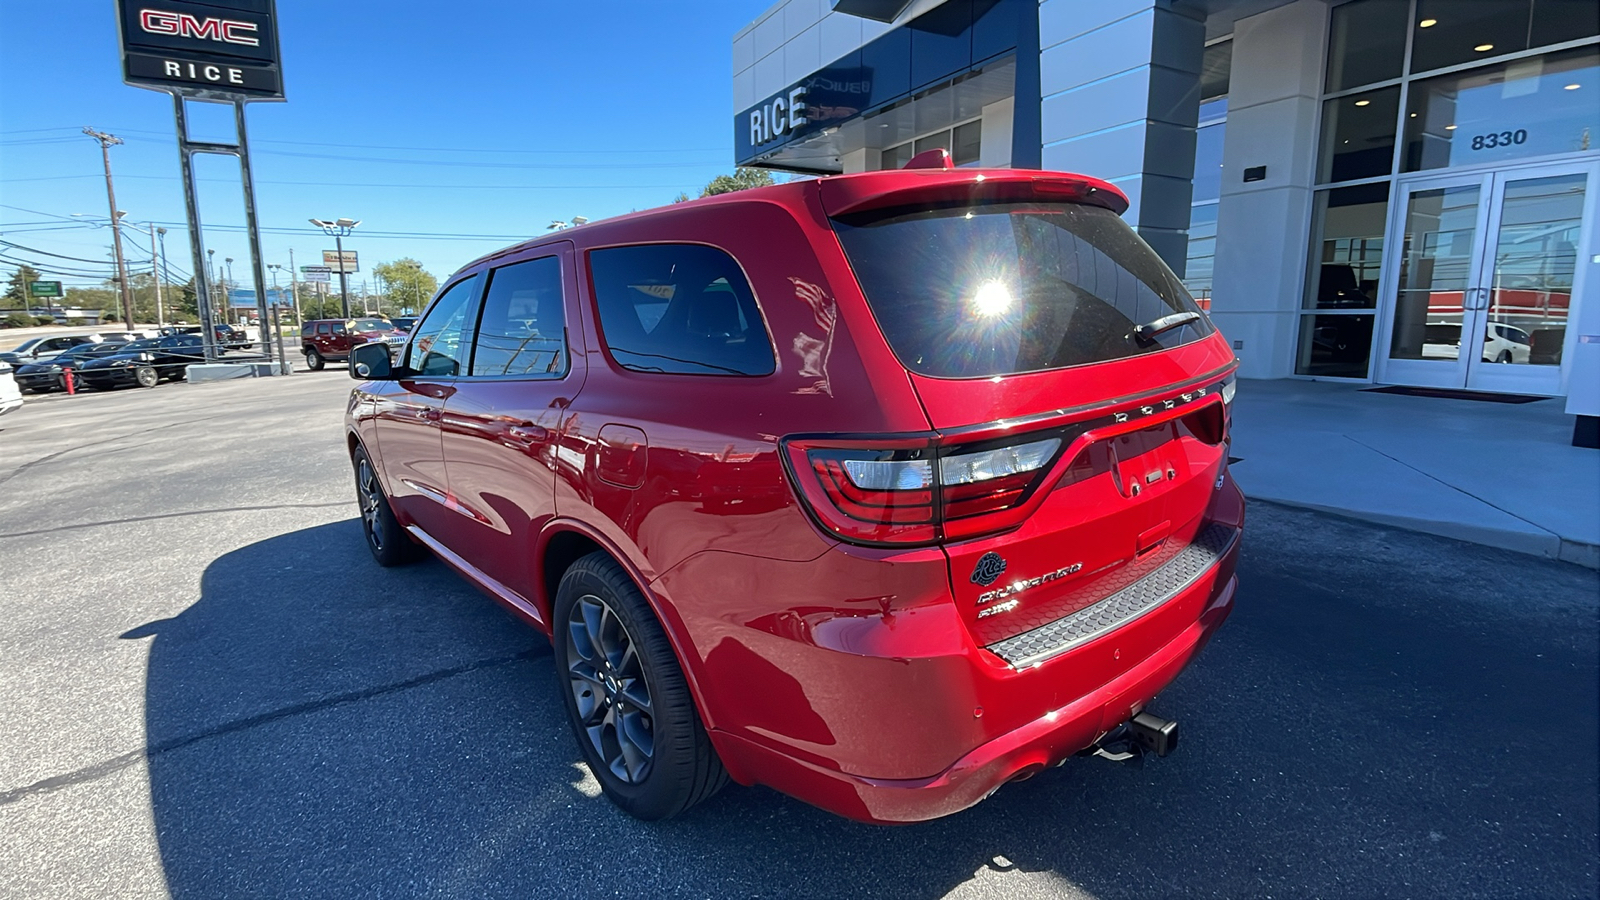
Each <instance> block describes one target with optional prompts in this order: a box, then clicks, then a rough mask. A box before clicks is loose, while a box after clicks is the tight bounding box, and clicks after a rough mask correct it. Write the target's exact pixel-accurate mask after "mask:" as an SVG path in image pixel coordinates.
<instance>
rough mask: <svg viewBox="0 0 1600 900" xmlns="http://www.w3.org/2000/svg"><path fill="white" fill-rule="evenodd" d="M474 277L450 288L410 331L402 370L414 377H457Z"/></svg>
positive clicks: (468, 336)
mask: <svg viewBox="0 0 1600 900" xmlns="http://www.w3.org/2000/svg"><path fill="white" fill-rule="evenodd" d="M477 283H478V277H477V276H476V275H474V276H472V277H471V278H465V279H462V280H461V281H458V282H456V283H455V284H454V285H451V286H450V287H449V288H448V289H447V290H445V292H444V293H443V294H440V295H439V299H438V300H435V301H434V303H433V307H432V308H430V309H429V310H428V314H427V315H426V316H424V317H423V319H422V323H421V324H420V325H418V326H417V330H416V331H414V332H412V335H411V343H410V345H409V346H407V347H406V368H408V369H410V370H411V371H413V372H415V373H417V374H418V375H436V376H450V375H460V374H461V369H462V363H463V362H464V361H465V359H466V357H465V350H466V348H467V347H468V346H469V343H468V339H469V338H470V335H468V334H467V330H466V322H467V312H468V309H469V307H470V306H471V303H472V292H473V288H474V286H475V285H476V284H477Z"/></svg>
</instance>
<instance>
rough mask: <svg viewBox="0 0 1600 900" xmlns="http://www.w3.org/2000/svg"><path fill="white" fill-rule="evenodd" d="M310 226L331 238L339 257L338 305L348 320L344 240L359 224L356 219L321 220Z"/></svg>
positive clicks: (348, 285) (348, 286)
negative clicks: (319, 229) (315, 227)
mask: <svg viewBox="0 0 1600 900" xmlns="http://www.w3.org/2000/svg"><path fill="white" fill-rule="evenodd" d="M311 224H313V225H315V226H317V227H318V228H321V229H322V231H323V233H324V234H327V235H329V236H330V237H332V238H333V247H334V252H335V253H337V254H338V256H339V303H340V307H341V308H342V309H343V310H344V317H345V318H346V319H348V318H350V275H349V272H347V271H346V269H345V265H344V239H345V238H347V237H349V236H350V232H352V231H354V230H355V229H356V226H357V225H360V224H361V222H360V221H358V220H356V219H334V220H333V221H331V222H325V221H323V220H322V219H312V220H311Z"/></svg>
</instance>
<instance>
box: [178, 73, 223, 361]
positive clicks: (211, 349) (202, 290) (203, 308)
mask: <svg viewBox="0 0 1600 900" xmlns="http://www.w3.org/2000/svg"><path fill="white" fill-rule="evenodd" d="M183 104H184V100H183V95H182V94H178V93H174V94H173V95H172V109H173V116H174V118H175V119H176V122H177V126H178V161H179V162H180V163H182V168H183V207H184V212H186V213H187V214H188V218H189V247H190V248H191V249H192V250H193V252H194V297H195V302H196V305H197V306H198V307H199V312H200V340H201V342H202V343H201V347H202V350H201V354H202V355H203V356H204V357H205V360H206V362H211V361H213V360H215V359H216V358H217V344H216V341H217V335H216V332H215V330H214V329H213V326H212V324H211V302H212V296H211V278H210V275H209V273H208V272H207V271H206V248H205V244H204V242H203V241H202V239H201V236H200V203H199V200H198V199H196V197H195V188H194V150H192V149H191V148H190V146H189V116H188V111H187V110H186V109H184V106H183Z"/></svg>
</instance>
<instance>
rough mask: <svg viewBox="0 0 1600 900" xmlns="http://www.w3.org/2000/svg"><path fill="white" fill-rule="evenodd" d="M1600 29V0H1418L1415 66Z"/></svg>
mask: <svg viewBox="0 0 1600 900" xmlns="http://www.w3.org/2000/svg"><path fill="white" fill-rule="evenodd" d="M1366 2H1372V0H1366ZM1399 33H1400V34H1404V32H1399ZM1596 34H1600V3H1595V2H1594V0H1493V2H1488V3H1485V2H1482V0H1478V2H1462V0H1417V29H1416V37H1415V38H1414V39H1413V40H1412V47H1411V71H1413V72H1428V71H1431V70H1433V69H1441V68H1444V67H1445V66H1458V65H1461V64H1463V63H1471V62H1475V61H1477V60H1480V59H1487V58H1489V57H1492V56H1501V55H1503V54H1506V53H1516V52H1519V51H1522V50H1527V49H1528V48H1530V47H1541V46H1546V45H1549V44H1558V43H1561V42H1563V41H1572V40H1578V39H1580V38H1586V37H1594V36H1595V35H1596Z"/></svg>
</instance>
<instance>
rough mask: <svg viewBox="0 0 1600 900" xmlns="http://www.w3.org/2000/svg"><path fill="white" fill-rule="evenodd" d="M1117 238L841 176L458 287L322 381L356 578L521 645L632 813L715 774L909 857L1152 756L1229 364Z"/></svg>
mask: <svg viewBox="0 0 1600 900" xmlns="http://www.w3.org/2000/svg"><path fill="white" fill-rule="evenodd" d="M943 158H944V159H948V155H944V157H943ZM1127 207H1128V201H1127V199H1126V198H1125V197H1124V195H1123V194H1122V193H1121V191H1119V190H1118V189H1117V188H1116V187H1114V186H1112V185H1110V184H1108V183H1106V182H1103V181H1099V180H1096V179H1093V178H1086V177H1083V176H1078V175H1067V174H1062V173H1056V172H1041V171H1024V170H1007V169H989V170H980V171H973V170H971V169H960V170H955V169H948V168H947V169H943V170H931V169H924V170H914V171H884V172H868V173H862V174H853V175H842V176H835V177H827V178H820V179H815V180H808V181H795V182H790V183H788V184H783V185H776V186H772V187H765V188H759V189H754V190H745V191H739V192H737V193H732V194H723V195H720V196H715V197H710V198H706V199H702V200H697V201H691V202H688V203H681V204H675V205H671V206H666V207H662V208H659V209H654V210H649V211H646V212H641V213H635V214H632V215H627V216H621V217H618V218H614V219H607V220H605V221H603V222H596V223H591V224H588V225H584V226H581V227H576V228H571V229H567V230H563V231H560V232H557V233H556V234H553V235H549V236H546V237H542V238H539V239H536V240H533V241H529V242H527V243H525V244H521V245H518V246H515V247H512V248H509V249H506V250H503V251H500V252H498V253H495V254H492V255H489V256H486V257H484V258H482V259H479V260H478V261H476V262H473V263H470V264H468V265H467V266H466V267H465V268H463V269H462V270H461V271H459V272H457V273H456V274H455V275H454V276H452V277H451V278H450V279H449V280H448V281H447V282H446V283H445V285H444V288H443V290H442V291H441V292H440V293H439V295H438V296H437V297H436V298H434V300H433V302H432V303H431V304H430V306H429V308H428V309H427V311H426V312H425V313H424V315H423V317H422V319H421V321H420V322H419V323H418V324H417V327H416V328H415V330H413V331H412V333H411V338H410V341H409V343H407V345H406V348H405V352H404V355H403V356H402V358H401V359H400V360H399V361H398V362H397V363H395V364H393V365H391V360H390V356H389V353H388V351H387V348H386V347H383V346H362V347H358V348H356V349H355V351H354V356H353V359H352V365H351V367H350V369H351V374H352V375H353V376H355V377H358V378H363V379H365V380H364V383H362V384H361V385H359V386H358V387H357V388H356V389H355V391H354V392H353V393H352V395H351V397H350V400H349V402H348V406H347V415H346V425H347V433H346V441H347V446H348V449H349V453H350V459H351V463H352V465H353V468H354V473H355V482H356V495H357V499H358V502H359V504H360V512H361V516H362V524H363V531H364V534H365V539H366V542H367V545H368V549H369V550H370V551H371V553H372V555H373V557H374V559H375V560H376V561H377V562H378V564H380V565H396V564H399V563H402V562H405V561H407V560H409V559H412V558H414V557H415V556H416V555H417V554H418V553H419V552H421V551H422V550H423V549H424V548H426V550H431V551H432V552H433V553H435V554H437V555H438V556H439V557H441V558H442V559H444V560H445V561H446V562H448V563H449V564H450V565H451V566H452V567H453V568H455V569H456V570H457V571H458V572H460V573H462V574H463V575H464V576H465V577H466V578H467V579H468V580H470V581H471V582H473V583H474V584H476V585H477V586H478V587H479V588H481V589H482V590H483V591H485V592H486V593H488V594H489V595H490V596H492V597H494V598H496V599H497V600H498V601H500V602H501V603H502V604H504V605H505V606H506V607H507V608H509V609H510V610H511V611H512V612H513V613H514V614H516V615H518V616H519V617H521V618H522V619H523V620H525V621H526V622H528V623H530V624H531V625H532V626H533V627H535V628H537V629H539V630H540V631H542V632H543V633H545V634H547V635H549V636H550V638H551V640H552V642H553V644H554V646H555V672H556V677H557V682H558V684H557V685H553V687H556V688H557V690H558V691H559V693H560V695H561V697H562V703H563V705H564V707H565V709H566V711H567V714H568V718H569V720H570V723H571V725H572V731H573V735H574V737H575V739H576V741H577V744H578V747H579V752H581V754H582V755H583V758H584V759H585V761H586V762H587V764H588V767H589V769H590V770H591V771H592V772H593V773H594V775H595V777H596V779H597V780H598V781H599V783H600V786H601V788H602V789H603V790H604V792H605V793H606V795H607V796H608V797H610V798H611V799H612V800H613V801H614V802H616V803H617V804H618V805H619V806H621V807H622V808H623V809H625V810H627V811H628V812H630V813H632V814H633V815H635V816H639V817H641V818H647V819H651V818H662V817H666V816H670V815H673V814H676V813H678V812H681V811H682V810H684V809H686V808H688V807H689V806H692V805H693V804H695V803H697V802H699V801H701V800H703V799H705V798H706V797H708V796H710V795H711V794H713V793H715V792H716V791H717V790H718V789H719V788H721V787H722V786H723V784H724V782H725V781H726V780H728V779H730V778H731V779H732V780H734V781H737V782H739V783H741V784H755V783H761V784H766V785H769V786H771V787H773V788H776V789H778V790H780V791H783V792H784V793H787V794H790V795H792V796H795V797H798V798H800V799H802V800H804V801H806V802H808V803H812V804H815V805H817V806H820V807H822V808H824V809H828V810H831V811H833V812H836V813H839V814H842V815H845V816H849V817H851V818H855V819H860V820H864V821H871V822H909V821H917V820H922V819H930V818H934V817H936V816H942V815H947V814H950V813H953V812H956V811H958V810H960V809H963V808H965V807H968V806H971V805H973V804H974V803H977V802H979V801H980V800H982V799H983V798H985V797H987V796H988V795H989V794H991V793H993V792H994V791H995V790H996V789H998V788H999V787H1000V786H1001V785H1003V784H1005V783H1006V782H1008V781H1012V780H1015V779H1021V778H1026V777H1028V776H1030V775H1032V774H1034V773H1035V772H1038V771H1040V770H1042V769H1044V768H1046V767H1049V766H1053V765H1057V764H1059V763H1062V762H1064V761H1066V760H1067V758H1068V757H1070V756H1072V755H1074V754H1078V753H1082V752H1085V751H1089V752H1093V751H1100V752H1102V754H1103V755H1107V756H1111V757H1113V758H1129V757H1132V756H1135V755H1136V754H1137V753H1138V752H1140V750H1141V748H1142V749H1147V750H1149V751H1150V752H1153V753H1155V754H1157V755H1165V754H1166V753H1167V752H1168V751H1169V750H1171V749H1172V748H1173V747H1174V746H1175V744H1176V740H1177V732H1176V727H1177V723H1176V722H1171V721H1168V720H1165V719H1162V718H1160V717H1159V716H1157V715H1156V714H1155V713H1154V712H1153V711H1152V707H1151V703H1152V701H1153V700H1154V698H1155V697H1156V695H1157V694H1158V693H1159V692H1160V691H1161V690H1162V689H1163V688H1165V687H1166V685H1167V684H1168V683H1169V682H1170V681H1171V680H1172V679H1173V678H1174V677H1176V676H1177V674H1178V673H1179V672H1180V671H1181V670H1182V669H1183V668H1184V666H1185V665H1186V664H1187V663H1188V662H1189V661H1190V660H1191V659H1192V658H1193V657H1194V656H1195V654H1196V653H1197V652H1199V650H1200V648H1201V647H1202V646H1203V645H1204V644H1205V643H1206V641H1207V640H1208V639H1209V638H1210V636H1211V635H1212V634H1213V633H1214V632H1215V630H1216V629H1217V627H1218V626H1219V625H1220V624H1221V623H1222V621H1223V620H1224V619H1225V618H1226V617H1227V616H1228V614H1229V612H1230V611H1231V610H1232V608H1233V596H1234V589H1235V585H1236V580H1235V578H1234V565H1235V561H1236V559H1237V556H1238V551H1239V536H1240V533H1241V529H1242V527H1243V521H1244V502H1243V497H1242V496H1241V494H1240V493H1239V490H1238V488H1237V487H1236V486H1235V485H1234V483H1233V481H1232V479H1231V477H1230V476H1229V474H1228V468H1227V466H1228V427H1229V412H1230V405H1231V402H1232V398H1233V386H1234V385H1233V377H1234V374H1233V373H1234V370H1235V368H1236V367H1237V361H1236V360H1235V358H1234V355H1233V351H1232V350H1231V349H1230V347H1229V345H1228V342H1227V341H1226V340H1224V339H1223V337H1222V335H1221V334H1220V333H1219V332H1218V331H1217V330H1216V329H1215V328H1214V327H1212V325H1211V323H1210V322H1209V321H1208V320H1207V319H1206V317H1205V316H1204V315H1203V314H1202V313H1201V312H1200V311H1199V309H1197V308H1196V306H1195V303H1194V301H1193V300H1192V299H1191V298H1190V296H1189V294H1188V292H1187V291H1185V290H1184V288H1183V286H1182V284H1181V283H1180V282H1179V281H1178V279H1177V277H1176V276H1174V275H1173V273H1172V271H1171V270H1170V269H1168V268H1167V266H1166V265H1165V264H1164V263H1162V261H1161V259H1160V258H1159V257H1158V256H1157V255H1156V254H1155V253H1154V252H1153V251H1152V250H1151V249H1150V247H1149V246H1148V245H1147V244H1145V243H1144V241H1142V240H1141V239H1140V238H1139V236H1138V235H1137V234H1135V233H1134V232H1133V230H1132V229H1131V228H1129V227H1128V225H1127V223H1126V222H1124V221H1123V220H1122V218H1121V217H1120V215H1121V213H1123V212H1124V211H1125V210H1126V209H1127Z"/></svg>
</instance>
